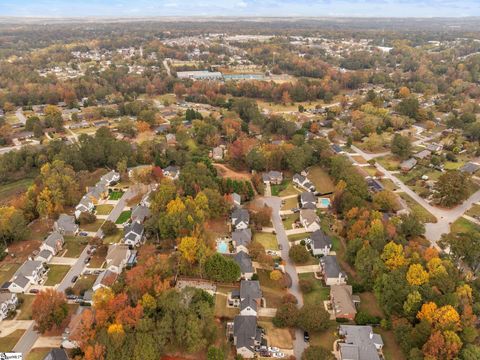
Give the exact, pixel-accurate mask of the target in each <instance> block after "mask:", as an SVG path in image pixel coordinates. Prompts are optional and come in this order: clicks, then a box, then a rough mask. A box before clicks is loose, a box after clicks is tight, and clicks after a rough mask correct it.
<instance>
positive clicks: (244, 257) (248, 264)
mask: <svg viewBox="0 0 480 360" xmlns="http://www.w3.org/2000/svg"><path fill="white" fill-rule="evenodd" d="M234 259H235V261H236V262H237V264H238V265H239V266H240V271H241V272H242V273H252V272H253V265H252V259H250V256H248V254H247V253H246V252H244V251H240V252H238V253H237V254H235V257H234Z"/></svg>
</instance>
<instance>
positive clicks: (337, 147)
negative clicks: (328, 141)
mask: <svg viewBox="0 0 480 360" xmlns="http://www.w3.org/2000/svg"><path fill="white" fill-rule="evenodd" d="M331 148H332V150H333V152H334V153H335V154H345V151H344V150H343V149H342V148H341V147H340V145H338V144H333V145H332V146H331Z"/></svg>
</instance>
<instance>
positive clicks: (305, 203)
mask: <svg viewBox="0 0 480 360" xmlns="http://www.w3.org/2000/svg"><path fill="white" fill-rule="evenodd" d="M300 202H301V203H302V208H304V209H312V210H313V209H316V208H317V198H316V197H315V195H314V194H313V193H311V192H308V191H305V192H303V193H301V194H300Z"/></svg>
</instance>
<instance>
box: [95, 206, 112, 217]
mask: <svg viewBox="0 0 480 360" xmlns="http://www.w3.org/2000/svg"><path fill="white" fill-rule="evenodd" d="M112 210H113V205H109V204H103V205H97V206H96V208H95V213H96V214H97V215H108V214H110V213H111V212H112Z"/></svg>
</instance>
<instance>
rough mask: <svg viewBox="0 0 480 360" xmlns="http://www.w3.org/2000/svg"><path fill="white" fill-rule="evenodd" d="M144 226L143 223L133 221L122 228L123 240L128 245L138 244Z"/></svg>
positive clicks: (141, 238)
mask: <svg viewBox="0 0 480 360" xmlns="http://www.w3.org/2000/svg"><path fill="white" fill-rule="evenodd" d="M144 231H145V228H144V227H143V225H142V224H141V223H140V222H138V221H134V222H132V223H131V224H129V225H127V226H125V227H124V228H123V233H124V235H123V242H124V243H125V245H128V246H138V245H140V244H141V243H142V240H143V234H144Z"/></svg>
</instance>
